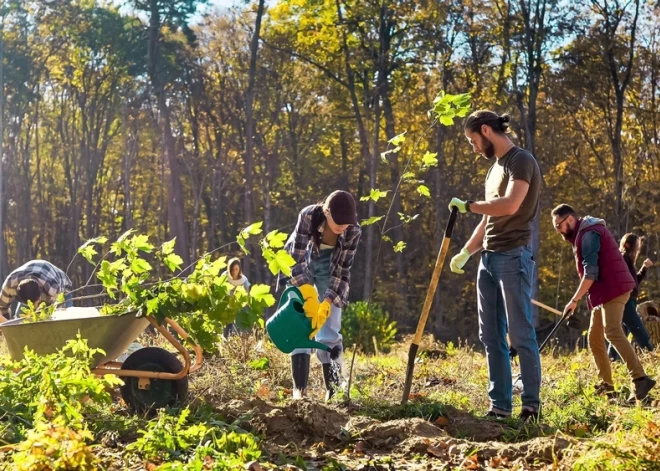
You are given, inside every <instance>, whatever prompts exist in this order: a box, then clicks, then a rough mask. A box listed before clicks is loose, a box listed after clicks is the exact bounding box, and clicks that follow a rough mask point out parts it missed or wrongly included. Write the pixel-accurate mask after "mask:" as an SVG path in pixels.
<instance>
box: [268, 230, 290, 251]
mask: <svg viewBox="0 0 660 471" xmlns="http://www.w3.org/2000/svg"><path fill="white" fill-rule="evenodd" d="M287 237H288V235H287V234H286V233H284V232H280V231H278V230H277V229H276V230H274V231H271V232H269V233H268V235H267V236H266V241H267V242H268V246H269V247H271V248H274V249H280V248H282V247H284V243H285V242H286V239H287Z"/></svg>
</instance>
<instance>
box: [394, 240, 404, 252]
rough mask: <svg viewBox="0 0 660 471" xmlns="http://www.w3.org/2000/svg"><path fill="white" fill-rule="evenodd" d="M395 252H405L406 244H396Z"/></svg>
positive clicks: (401, 242)
mask: <svg viewBox="0 0 660 471" xmlns="http://www.w3.org/2000/svg"><path fill="white" fill-rule="evenodd" d="M393 248H394V251H395V252H403V249H405V248H406V243H405V242H404V241H402V240H401V241H399V242H397V243H396V245H395V246H394V247H393Z"/></svg>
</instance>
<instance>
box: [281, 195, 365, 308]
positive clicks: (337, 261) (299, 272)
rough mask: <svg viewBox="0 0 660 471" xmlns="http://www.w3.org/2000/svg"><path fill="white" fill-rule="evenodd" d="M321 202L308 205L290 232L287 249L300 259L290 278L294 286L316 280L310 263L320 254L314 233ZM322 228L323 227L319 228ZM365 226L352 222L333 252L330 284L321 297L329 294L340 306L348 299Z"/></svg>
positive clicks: (340, 237)
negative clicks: (313, 216)
mask: <svg viewBox="0 0 660 471" xmlns="http://www.w3.org/2000/svg"><path fill="white" fill-rule="evenodd" d="M316 207H317V205H315V204H313V205H311V206H307V207H306V208H304V209H303V210H302V211H300V214H298V222H297V223H296V228H295V229H294V230H293V232H292V233H291V235H290V236H289V240H288V241H287V243H286V245H285V246H284V249H285V250H286V251H287V252H289V254H291V256H292V257H293V259H294V260H295V261H296V264H295V265H294V267H293V269H292V271H291V278H289V279H288V280H283V281H288V282H289V283H291V284H292V285H294V286H302V285H304V284H313V283H312V278H311V273H310V271H309V263H310V262H311V261H313V260H315V259H317V258H318V257H319V255H320V253H319V248H318V247H316V244H315V242H314V238H313V237H312V213H313V212H314V209H315V208H316ZM315 229H316V230H319V231H322V229H323V228H322V227H319V228H315ZM361 234H362V229H361V228H360V225H359V224H358V225H355V226H349V227H348V229H346V230H345V231H344V232H342V233H341V234H340V235H339V238H338V239H337V246H336V247H335V249H334V250H333V252H332V259H331V262H330V286H329V287H328V290H327V291H326V292H325V293H324V294H323V297H322V298H321V299H325V298H328V299H330V300H331V301H332V304H334V305H335V306H337V307H343V306H344V305H346V303H347V302H348V292H349V284H350V282H351V266H352V265H353V259H354V258H355V252H356V250H357V246H358V242H359V241H360V235H361Z"/></svg>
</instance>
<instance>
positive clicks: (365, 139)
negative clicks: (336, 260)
mask: <svg viewBox="0 0 660 471" xmlns="http://www.w3.org/2000/svg"><path fill="white" fill-rule="evenodd" d="M335 3H336V5H337V19H338V23H339V26H340V27H344V26H345V24H344V17H343V14H342V12H341V3H340V0H335ZM341 31H342V33H341V37H342V38H341V41H342V44H341V47H342V51H343V53H344V67H345V68H346V78H347V85H348V92H349V95H350V97H351V106H352V107H353V113H354V114H355V122H356V124H357V128H358V136H359V139H360V154H361V156H362V159H363V162H365V165H366V167H367V169H368V173H369V187H370V188H375V185H376V166H375V163H374V162H372V155H371V151H370V150H369V136H368V134H367V128H366V126H365V125H364V120H363V119H362V112H361V111H360V103H359V101H358V98H357V91H356V87H355V73H354V71H353V67H351V60H350V51H349V49H348V38H347V36H346V32H345V31H344V30H343V29H342V30H341ZM367 214H368V217H373V216H374V215H375V214H376V206H375V204H374V202H373V201H371V200H370V201H369V210H368V213H367ZM374 229H375V228H374V225H371V226H368V227H367V228H366V233H367V237H366V246H365V248H364V254H365V260H364V291H363V299H364V300H368V299H369V298H370V296H371V285H372V284H373V253H374V252H373V249H374V239H375V230H374Z"/></svg>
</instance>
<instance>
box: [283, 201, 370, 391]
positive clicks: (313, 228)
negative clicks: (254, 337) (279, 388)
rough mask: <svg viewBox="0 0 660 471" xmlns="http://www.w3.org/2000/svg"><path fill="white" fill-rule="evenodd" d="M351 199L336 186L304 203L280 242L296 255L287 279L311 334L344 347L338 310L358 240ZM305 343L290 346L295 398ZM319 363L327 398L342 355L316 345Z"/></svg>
mask: <svg viewBox="0 0 660 471" xmlns="http://www.w3.org/2000/svg"><path fill="white" fill-rule="evenodd" d="M360 234H361V229H360V225H359V224H358V222H357V209H356V206H355V200H354V199H353V197H352V196H351V194H350V193H347V192H345V191H335V192H333V193H331V194H330V195H329V196H328V197H327V198H326V199H325V201H324V202H323V203H319V204H313V205H311V206H307V207H306V208H304V209H303V210H302V211H300V214H298V223H297V224H296V228H295V229H294V231H293V233H292V234H291V236H290V237H289V240H288V241H287V243H286V245H285V249H286V250H287V251H288V252H289V253H290V254H291V256H292V257H293V258H294V259H295V261H296V264H295V266H294V267H293V269H292V273H291V278H289V280H288V283H290V284H292V285H294V286H297V287H298V288H299V289H300V291H301V293H302V294H303V297H304V298H305V306H304V309H305V314H306V316H307V317H309V318H310V319H311V321H312V327H313V328H314V329H315V330H314V332H313V333H312V337H313V336H315V337H316V341H318V342H321V343H323V344H325V345H328V346H329V347H330V348H336V349H339V350H340V351H341V350H342V349H343V346H342V336H341V334H340V333H339V330H340V328H341V310H342V307H343V306H345V305H346V303H347V302H348V291H349V283H350V279H351V266H352V265H353V258H354V257H355V251H356V249H357V246H358V242H359V241H360ZM310 354H311V350H310V349H296V350H294V351H293V352H291V372H292V376H293V386H294V393H293V396H294V399H299V398H300V397H302V396H303V395H304V394H305V389H306V388H307V380H308V377H309V362H310ZM316 356H317V358H318V359H319V361H320V362H321V364H322V365H323V378H324V381H325V387H326V400H328V399H330V398H331V397H332V395H333V394H334V392H335V389H336V388H337V386H338V385H339V377H340V368H341V360H340V358H341V357H340V358H337V359H336V360H332V359H331V358H330V354H329V352H325V351H320V350H317V352H316Z"/></svg>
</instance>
